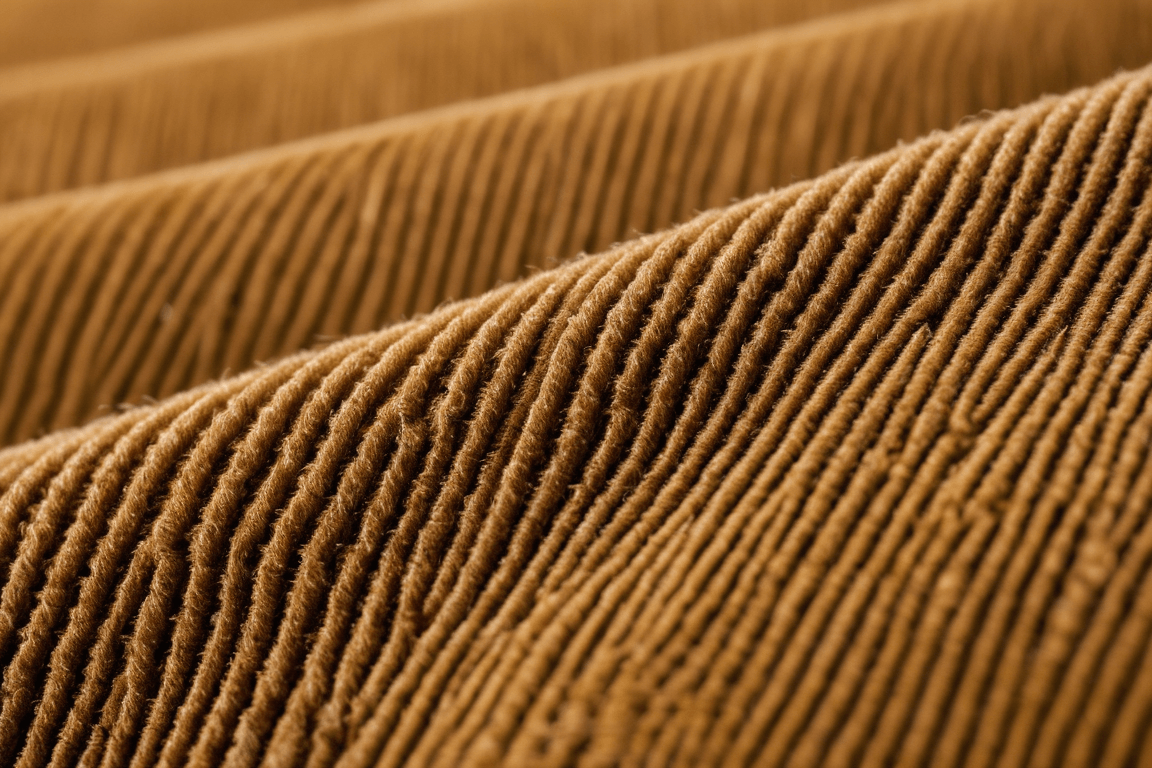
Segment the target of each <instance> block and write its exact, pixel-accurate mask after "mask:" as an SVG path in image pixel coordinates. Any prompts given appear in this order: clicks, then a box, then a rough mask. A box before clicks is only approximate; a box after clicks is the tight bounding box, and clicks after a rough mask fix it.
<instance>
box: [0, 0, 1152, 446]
mask: <svg viewBox="0 0 1152 768" xmlns="http://www.w3.org/2000/svg"><path fill="white" fill-rule="evenodd" d="M1069 38H1071V39H1073V40H1075V42H1076V45H1075V46H1070V45H1069V44H1068V39H1069ZM1021 40H1026V41H1028V43H1027V44H1026V45H1018V44H1016V43H1018V42H1019V41H1021ZM1145 58H1152V8H1149V7H1145V6H1143V5H1137V6H1133V5H1132V4H1131V3H1130V2H1129V0H1091V2H1072V1H1071V0H1062V1H1061V3H1059V4H1055V5H1054V4H1053V3H1052V2H1051V1H1050V0H1011V2H1004V0H975V1H974V2H954V1H953V0H948V1H947V2H941V3H900V4H896V5H893V6H886V7H881V8H877V9H870V10H865V11H862V12H858V13H854V14H848V15H845V16H834V17H832V18H831V19H827V20H820V21H817V22H813V23H811V24H806V25H799V26H796V27H790V28H787V29H785V30H783V31H772V32H768V33H764V34H763V35H756V36H751V37H747V38H741V39H739V40H736V41H730V42H728V43H727V44H724V45H719V46H713V47H709V48H707V49H704V50H697V51H692V52H688V53H685V54H680V55H676V56H672V57H668V58H658V59H655V60H652V61H649V62H645V63H643V64H639V65H633V66H630V67H625V68H622V69H618V70H608V71H606V72H601V73H596V74H593V75H589V76H586V77H583V78H579V79H576V80H572V81H565V82H563V83H560V84H557V85H552V86H544V87H541V88H539V89H533V90H527V91H521V92H518V93H516V94H514V95H510V96H505V97H497V98H494V99H489V100H481V101H477V102H470V103H467V104H465V105H463V106H456V107H449V108H446V109H443V110H438V111H434V112H430V113H421V114H419V115H412V116H408V117H402V118H397V119H395V120H391V121H384V122H382V123H379V124H376V125H373V126H371V127H367V128H361V129H357V130H355V131H351V132H345V133H340V134H335V135H330V136H326V137H322V138H320V139H316V140H313V141H311V142H307V143H302V144H290V145H287V146H283V147H278V148H275V149H271V150H267V151H265V152H264V153H258V154H253V155H249V156H246V157H244V158H235V159H231V160H228V161H224V162H217V163H212V164H207V165H203V166H193V167H191V168H188V169H182V170H180V171H177V172H173V173H170V174H167V175H163V176H156V177H145V178H142V179H139V180H137V181H134V182H129V183H125V184H123V185H110V186H108V187H107V188H98V189H96V190H91V191H79V192H75V193H71V194H63V195H49V196H47V197H44V198H41V199H37V200H33V201H29V202H27V203H25V204H21V205H11V206H5V207H2V208H0V350H3V355H4V359H6V360H9V361H10V363H11V364H10V365H9V370H8V373H7V375H6V376H5V377H4V380H3V382H2V383H0V385H2V390H0V441H2V442H4V443H11V442H14V441H17V440H20V439H25V438H28V437H32V436H35V435H37V434H40V433H42V432H43V431H45V430H47V429H50V428H59V427H67V426H72V425H75V424H77V423H80V422H81V421H83V420H84V419H86V418H89V417H91V416H92V415H94V414H95V413H97V412H98V409H99V408H100V407H106V406H107V405H108V404H112V403H119V402H122V401H135V400H137V399H138V398H139V397H140V396H152V397H161V396H165V395H169V394H172V393H175V392H178V391H180V390H182V389H184V388H186V387H189V386H193V385H196V384H199V383H201V382H203V381H206V380H208V379H210V378H213V377H216V376H219V375H221V374H222V373H224V372H225V371H229V370H231V371H240V370H245V369H246V368H248V367H249V366H251V365H252V364H253V363H254V362H255V361H261V360H268V359H270V358H274V357H277V356H280V355H284V354H288V353H291V352H293V351H295V350H298V349H301V348H303V347H306V346H308V345H310V344H312V343H314V342H315V341H317V340H318V339H330V338H332V337H338V336H342V335H346V334H354V333H363V332H367V331H370V330H372V329H375V328H379V327H380V326H381V324H383V323H386V322H389V321H393V320H395V319H398V318H400V317H404V316H412V315H413V314H415V313H418V312H426V311H428V310H430V309H432V308H434V307H435V306H437V305H438V304H439V303H440V302H442V301H443V300H445V299H460V298H464V297H467V296H474V295H477V294H479V293H482V292H483V291H485V290H487V289H488V288H490V287H492V286H493V285H495V284H497V283H499V282H504V281H508V280H512V279H515V278H517V277H519V276H521V275H523V274H525V273H526V272H528V271H530V270H532V269H534V268H540V267H547V266H550V265H553V264H555V263H556V262H558V261H560V260H562V259H564V258H566V257H569V256H571V255H573V254H576V253H578V252H580V251H586V252H595V251H596V250H599V249H601V248H604V247H606V246H608V245H610V244H611V243H613V242H618V241H622V240H625V239H627V238H628V237H631V236H634V235H635V234H636V233H637V232H651V231H655V230H658V229H661V228H663V227H667V226H669V225H671V224H673V223H675V222H677V221H684V220H685V219H687V218H689V217H690V216H691V215H692V214H693V213H694V212H695V211H698V210H700V209H703V208H707V207H711V206H715V205H721V204H724V203H727V202H729V201H731V200H732V199H734V198H739V197H743V196H746V195H748V194H750V193H753V192H756V191H763V190H766V189H770V188H772V187H773V186H777V185H783V184H786V183H788V182H790V181H792V180H795V179H801V178H808V177H811V176H813V175H814V174H817V173H819V172H821V171H825V170H828V169H830V168H832V167H834V166H835V165H836V164H837V163H838V162H841V161H842V160H845V159H848V158H851V157H862V156H865V155H867V154H869V153H871V152H875V151H879V150H883V149H886V148H888V147H890V146H892V145H893V144H894V143H895V142H896V141H898V140H899V139H912V138H915V137H916V136H917V135H920V134H922V133H926V132H928V131H930V130H932V129H934V128H941V127H947V126H949V125H951V124H953V123H955V121H957V120H959V119H961V118H962V117H964V116H965V115H969V114H972V113H975V112H978V111H979V110H980V109H981V108H991V107H1003V106H1009V105H1015V104H1019V103H1024V102H1027V101H1029V100H1031V99H1034V98H1036V97H1038V96H1040V95H1041V94H1043V93H1046V92H1060V91H1064V90H1067V89H1068V88H1070V87H1072V86H1075V85H1087V84H1090V83H1092V82H1095V81H1096V80H1097V79H1099V78H1101V77H1104V76H1107V75H1109V74H1111V73H1113V72H1114V71H1115V70H1116V69H1117V68H1120V67H1123V66H1132V65H1135V64H1138V63H1142V62H1143V61H1144V60H1145ZM973 72H983V73H986V74H985V76H983V77H981V78H979V79H975V80H974V79H973V74H972V73H973ZM926 84H928V85H927V86H926ZM926 87H929V88H931V93H930V94H928V95H924V94H923V91H924V90H925V88H926ZM225 119H226V118H224V117H222V118H221V120H222V121H223V120H225ZM73 122H76V121H73ZM79 124H81V123H79V122H78V123H77V125H79ZM86 125H88V128H89V129H91V128H92V126H91V124H86ZM197 126H198V124H196V125H194V126H193V127H192V128H190V129H189V133H191V132H193V131H195V130H198V127H197ZM129 127H131V128H133V130H129V131H128V132H127V133H126V134H125V136H124V137H123V138H119V139H117V140H116V142H114V143H115V144H116V145H123V146H136V145H139V144H140V143H142V140H139V139H136V138H134V137H136V136H137V135H142V136H144V137H148V136H151V135H152V134H151V133H150V132H149V131H147V130H145V129H144V128H143V127H141V126H133V125H131V124H130V125H129ZM96 133H97V134H99V135H101V136H103V135H105V134H106V133H107V132H106V131H104V130H99V131H96ZM113 154H115V153H114V152H113ZM6 157H10V158H12V160H11V161H10V163H6V161H5V160H4V158H6ZM32 157H33V159H34V160H36V162H28V163H27V164H26V165H22V158H26V154H25V153H21V152H17V151H14V152H12V153H11V154H7V155H6V154H0V168H3V167H9V168H13V169H22V168H43V167H46V166H45V162H42V160H43V158H41V157H39V156H37V155H35V154H33V155H32ZM48 165H50V163H48ZM33 286H35V290H33V288H32V287H33Z"/></svg>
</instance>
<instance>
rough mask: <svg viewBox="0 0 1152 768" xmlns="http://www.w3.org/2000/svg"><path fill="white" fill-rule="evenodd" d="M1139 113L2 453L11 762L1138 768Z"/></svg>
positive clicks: (806, 194) (834, 181) (867, 185)
mask: <svg viewBox="0 0 1152 768" xmlns="http://www.w3.org/2000/svg"><path fill="white" fill-rule="evenodd" d="M1150 94H1152V71H1143V72H1140V73H1137V74H1135V75H1125V76H1121V77H1119V78H1117V79H1114V80H1111V81H1108V82H1105V83H1104V84H1102V85H1100V86H1097V87H1095V88H1093V89H1091V90H1087V91H1079V92H1076V93H1073V94H1072V95H1070V96H1067V97H1064V98H1060V99H1049V100H1045V101H1041V102H1038V103H1036V104H1034V105H1032V106H1029V107H1026V108H1023V109H1020V110H1018V111H1013V112H1006V113H1001V114H997V115H993V116H989V117H986V118H985V119H982V120H980V121H977V122H972V123H969V124H966V125H964V126H962V127H961V128H958V129H956V130H954V131H952V132H949V133H936V134H933V135H932V136H930V137H928V138H926V139H923V140H921V141H918V142H916V143H913V144H909V145H906V146H904V147H902V148H899V149H897V150H894V151H892V152H889V153H886V154H883V155H880V156H878V157H875V158H872V159H869V160H866V161H863V162H859V163H855V164H851V165H847V166H844V167H842V168H839V169H837V170H835V171H833V172H831V173H829V174H827V175H824V176H821V177H819V178H817V179H815V180H812V181H808V182H802V183H799V184H797V185H794V186H789V187H787V188H785V189H782V190H780V191H777V192H773V193H771V194H767V195H763V196H758V197H754V198H751V199H749V200H746V201H743V202H740V203H737V204H735V205H733V206H732V207H729V208H724V209H718V210H713V211H709V212H707V213H704V214H702V215H700V216H699V217H697V218H695V219H693V220H692V221H690V222H688V223H686V224H684V225H682V226H680V227H678V228H675V229H671V230H668V231H666V232H663V233H661V234H659V235H654V236H649V237H644V238H640V239H637V240H634V241H631V242H629V243H627V244H625V245H622V246H620V247H618V248H615V249H612V250H609V251H607V252H605V253H601V254H599V255H593V256H587V257H584V258H581V259H578V260H576V261H574V262H571V263H569V264H566V265H564V266H561V267H559V268H556V269H553V270H550V271H547V272H543V273H540V274H538V275H536V276H534V277H531V278H530V279H528V280H526V281H524V282H519V283H515V284H512V285H508V286H505V287H503V288H500V289H498V290H497V291H495V292H490V293H487V294H484V295H483V296H481V297H479V298H476V299H472V300H468V301H464V302H460V303H455V304H450V305H448V306H446V307H443V308H441V309H440V310H438V311H436V312H434V313H432V314H430V315H428V316H427V317H424V318H422V319H419V320H416V321H411V322H408V323H405V324H400V325H394V326H391V327H389V328H387V329H385V330H383V331H380V332H378V333H374V334H369V335H365V336H359V337H355V338H352V339H348V340H345V341H342V342H340V343H338V344H335V345H333V346H330V347H328V348H326V349H324V350H320V351H314V352H307V353H301V354H298V355H296V356H294V357H292V358H288V359H286V360H284V361H282V362H280V363H277V364H275V365H272V366H269V367H266V368H262V369H256V370H253V371H249V372H248V373H245V374H243V375H242V376H239V377H236V378H232V379H227V380H225V381H223V382H221V383H219V384H214V385H209V386H206V387H204V388H201V389H198V390H193V391H190V392H186V393H183V394H181V395H178V396H176V397H175V398H173V399H170V400H165V401H163V402H160V403H158V404H155V405H152V406H147V407H142V408H138V409H135V410H132V411H130V412H128V413H126V414H123V415H120V416H117V417H115V418H110V419H106V420H103V421H100V422H97V423H96V424H93V425H90V426H88V427H86V428H84V429H82V430H80V431H71V432H62V433H59V434H57V435H54V436H52V437H51V438H49V439H47V440H44V441H41V442H39V443H33V444H28V445H24V446H19V447H16V448H13V449H10V450H9V451H7V452H3V453H0V484H2V485H3V487H4V489H5V490H4V494H3V497H2V498H0V532H2V533H3V537H2V538H0V564H2V567H3V572H2V573H3V585H4V586H3V590H2V592H0V620H2V623H0V659H2V663H3V664H4V673H3V683H2V685H0V763H5V764H7V763H8V762H9V761H16V764H17V765H21V766H39V765H45V764H48V762H49V760H50V759H51V760H54V761H55V762H56V764H61V765H70V764H74V763H76V762H77V761H79V762H80V763H81V764H84V765H105V766H119V765H131V766H134V768H143V766H151V765H172V766H175V765H195V766H215V765H225V766H253V765H266V766H285V765H306V766H316V767H318V766H330V765H337V766H341V767H342V768H350V767H351V766H368V765H379V766H389V765H400V764H409V765H486V764H496V763H501V764H507V765H529V764H533V763H541V764H547V765H572V764H576V765H610V764H625V765H634V764H635V765H639V764H672V765H713V764H726V765H749V764H755V765H795V766H811V765H845V766H847V765H932V766H959V765H963V766H983V765H988V766H992V765H998V766H1028V765H1030V766H1047V765H1060V764H1066V765H1093V766H1124V765H1136V764H1147V762H1148V761H1149V760H1152V639H1150V632H1152V622H1150V617H1152V613H1150V611H1152V514H1150V509H1152V466H1150V463H1152V453H1150V452H1149V444H1150V429H1152V398H1150V397H1149V387H1150V386H1152V345H1150V344H1149V341H1150V334H1152V304H1150V302H1149V296H1150V288H1152V255H1150V254H1149V245H1150V235H1152V199H1150V195H1152V191H1150V190H1152V185H1150V180H1152V179H1150V175H1152V157H1150V153H1152V103H1150V102H1149V96H1150Z"/></svg>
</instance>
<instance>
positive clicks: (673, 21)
mask: <svg viewBox="0 0 1152 768" xmlns="http://www.w3.org/2000/svg"><path fill="white" fill-rule="evenodd" d="M68 1H69V2H76V0H68ZM278 1H279V2H283V0H278ZM296 1H297V2H299V1H300V0H296ZM312 1H313V2H318V1H319V0H312ZM324 1H325V2H329V3H333V2H335V0H324ZM985 1H986V0H985ZM1060 1H1061V2H1066V0H1060ZM131 2H135V3H138V4H139V3H140V2H141V0H131ZM876 2H877V0H805V1H804V2H796V1H792V2H762V0H712V2H709V3H701V2H700V1H699V0H547V2H540V0H376V2H368V3H362V4H355V5H352V6H350V7H343V5H342V4H340V3H336V5H337V7H335V8H332V9H327V10H323V11H318V12H313V13H310V14H302V15H298V16H289V17H287V18H286V19H277V20H274V21H270V22H267V23H265V24H262V25H254V26H249V27H240V28H228V29H225V30H222V31H218V32H213V33H210V34H204V35H200V36H193V37H189V38H183V39H177V40H174V41H173V40H165V41H161V42H156V43H152V44H149V45H143V46H139V47H137V48H134V49H127V50H116V51H113V52H111V53H108V54H105V55H101V56H89V57H84V58H80V59H77V60H71V61H65V62H63V63H59V62H53V63H50V64H47V65H42V66H36V67H28V68H22V69H14V70H8V71H4V70H0V201H5V200H15V199H19V198H24V197H31V196H34V195H40V194H44V193H47V192H55V191H59V190H62V189H70V188H73V187H77V186H83V185H90V184H98V183H100V182H104V181H109V180H113V179H124V178H131V177H133V176H138V175H141V174H145V173H151V172H155V171H158V170H162V169H165V168H172V167H176V166H180V165H185V164H188V163H195V162H202V161H204V160H210V159H215V158H220V157H225V156H227V155H231V154H235V153H237V152H241V151H246V150H252V149H257V148H260V147H265V146H269V145H272V144H276V143H278V142H284V141H290V140H292V139H299V138H303V137H306V136H312V135H315V134H319V133H322V132H325V131H333V130H337V129H341V128H348V127H351V126H356V125H360V124H362V123H368V122H372V121H375V120H382V119H384V118H387V117H393V116H396V115H400V114H405V113H408V112H414V111H418V110H421V109H429V108H432V107H438V106H441V105H444V104H449V103H453V102H456V101H462V100H465V99H473V98H479V97H482V96H489V95H492V94H497V93H503V92H505V91H510V90H513V89H516V88H524V87H528V86H534V85H539V84H541V83H545V82H550V81H553V80H558V79H561V78H565V77H571V76H573V75H576V74H580V73H582V72H587V71H590V70H594V69H598V68H604V67H610V66H613V65H616V64H621V63H624V62H630V61H635V60H638V59H644V58H647V57H655V56H659V55H661V54H667V53H670V52H673V51H679V50H682V49H686V48H691V47H693V46H699V45H702V44H704V43H709V42H713V41H716V40H720V39H725V38H730V37H732V36H734V35H745V34H750V33H752V32H756V31H759V30H764V29H768V28H771V27H775V26H778V25H786V24H790V23H791V24H794V23H796V22H800V21H804V20H806V19H808V18H811V17H814V16H819V15H820V14H822V13H828V12H832V11H844V10H850V9H852V8H854V7H856V6H864V5H873V4H876ZM1108 2H1111V3H1112V4H1113V5H1116V0H1108ZM346 3H347V0H344V4H346ZM238 4H239V5H243V3H238ZM915 4H926V3H925V0H916V2H915ZM1115 16H1116V11H1115V10H1113V12H1112V14H1111V17H1109V19H1108V20H1107V21H1106V22H1105V24H1106V25H1108V26H1109V29H1112V30H1131V24H1132V19H1129V20H1126V21H1125V22H1124V23H1123V24H1121V23H1118V22H1119V19H1117V18H1114V17H1115ZM0 29H3V27H0ZM1138 29H1139V27H1138V25H1137V30H1138ZM1108 34H1109V36H1110V37H1111V36H1114V35H1116V34H1117V32H1116V31H1111V32H1109V33H1108ZM1119 34H1120V38H1121V40H1120V41H1119V44H1120V46H1121V48H1122V52H1121V53H1120V54H1119V56H1118V58H1117V61H1120V62H1125V61H1127V58H1129V57H1131V51H1130V50H1128V48H1129V44H1128V42H1127V41H1128V40H1129V39H1130V38H1131V32H1130V31H1124V32H1120V33H1119ZM2 45H3V44H2V38H0V47H2ZM1143 60H1144V59H1143V58H1142V57H1135V61H1133V62H1130V63H1131V64H1133V65H1134V64H1137V63H1143ZM792 66H793V67H794V66H795V65H794V64H793V65H792ZM1115 66H1116V64H1113V68H1114V67H1115ZM1106 73H1110V70H1106ZM1100 76H1102V75H1101V74H1093V75H1092V77H1090V78H1089V79H1088V80H1087V81H1086V82H1091V81H1093V80H1095V79H1097V78H1098V77H1100ZM962 114H965V113H962ZM913 135H915V134H913ZM909 138H911V137H909Z"/></svg>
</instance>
